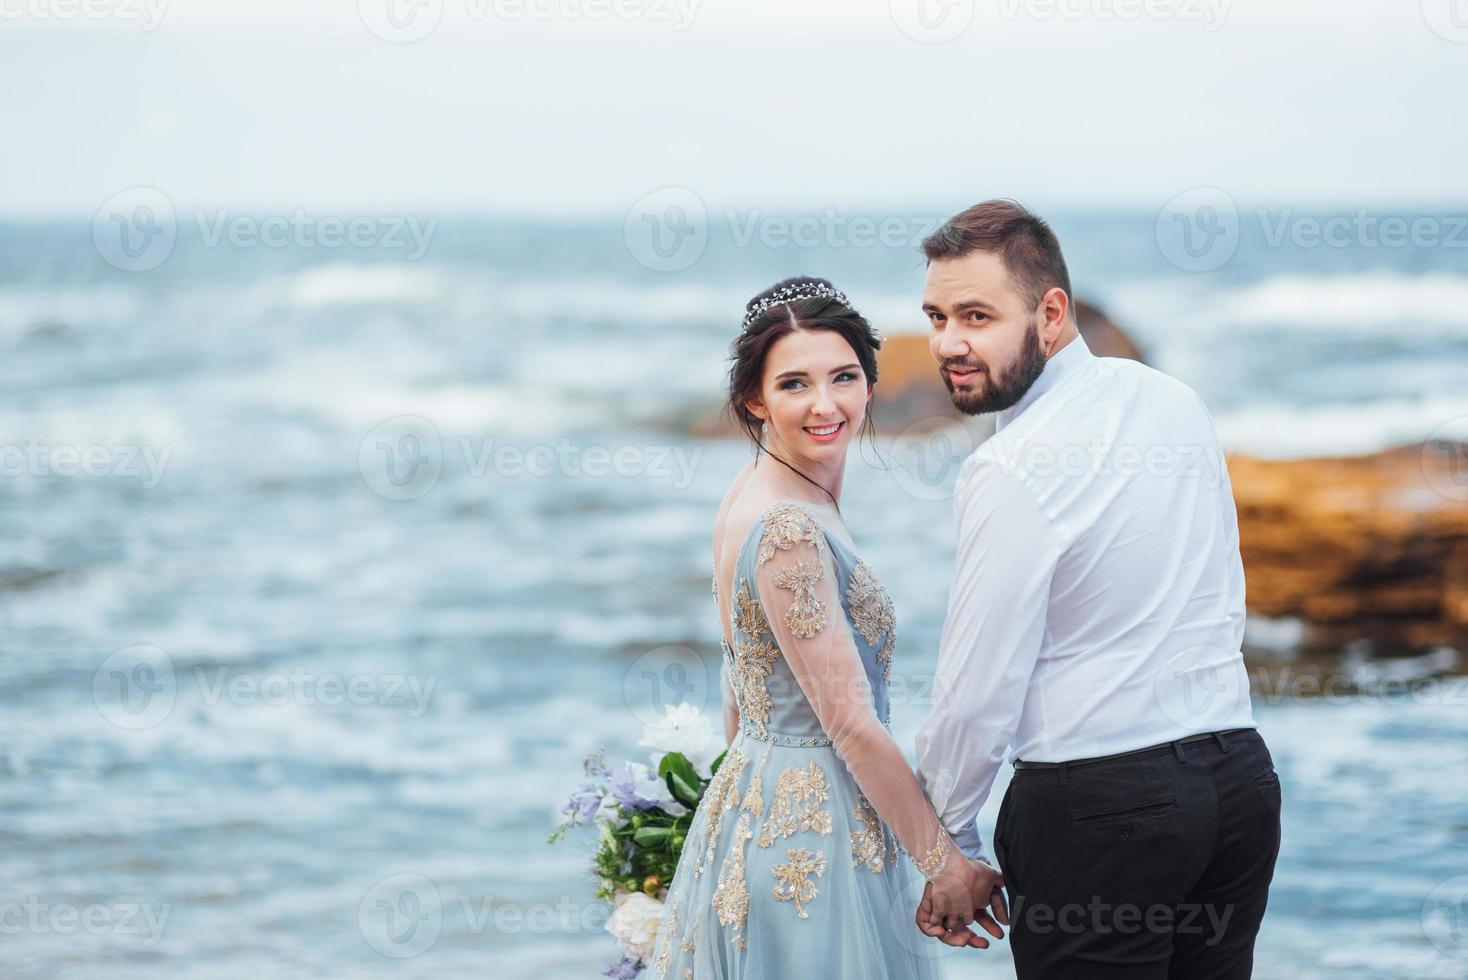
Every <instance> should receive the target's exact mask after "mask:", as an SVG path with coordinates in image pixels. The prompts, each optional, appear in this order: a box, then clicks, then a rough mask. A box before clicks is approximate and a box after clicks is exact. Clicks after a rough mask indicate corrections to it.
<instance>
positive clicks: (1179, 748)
mask: <svg viewBox="0 0 1468 980" xmlns="http://www.w3.org/2000/svg"><path fill="white" fill-rule="evenodd" d="M1172 751H1173V754H1174V755H1176V756H1177V761H1178V762H1187V761H1188V754H1187V753H1186V752H1184V751H1183V740H1182V739H1178V740H1177V741H1176V742H1173V743H1172Z"/></svg>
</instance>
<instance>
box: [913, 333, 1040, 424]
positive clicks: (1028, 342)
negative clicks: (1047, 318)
mask: <svg viewBox="0 0 1468 980" xmlns="http://www.w3.org/2000/svg"><path fill="white" fill-rule="evenodd" d="M943 366H944V368H945V369H946V368H948V367H950V366H966V367H970V368H972V367H976V366H977V367H982V368H983V370H982V377H981V378H980V379H979V380H980V382H981V383H980V384H979V385H977V386H975V389H974V390H965V391H958V390H956V389H955V388H954V387H953V381H952V380H951V379H950V378H949V377H948V372H947V370H944V371H941V372H939V373H940V374H941V375H942V377H943V383H944V384H945V385H947V386H948V394H950V395H952V396H953V405H954V407H955V408H957V409H958V410H959V411H960V412H963V413H964V414H965V415H987V414H988V413H990V412H1002V411H1004V410H1005V409H1006V408H1012V407H1013V406H1014V405H1016V404H1018V402H1019V400H1020V399H1021V398H1023V397H1024V396H1025V392H1027V391H1029V390H1030V387H1031V386H1032V385H1033V384H1034V383H1035V379H1036V378H1038V377H1039V376H1040V372H1042V371H1044V370H1045V352H1044V351H1043V350H1041V349H1040V328H1039V327H1037V326H1032V327H1031V328H1030V329H1029V330H1027V331H1025V339H1024V340H1023V341H1021V342H1020V348H1019V355H1018V356H1017V357H1016V358H1015V361H1014V363H1013V364H1011V365H1010V366H1009V367H1008V368H1007V369H1006V370H1005V371H1003V372H1002V373H1001V374H1000V375H999V377H997V378H996V377H994V376H993V375H992V374H991V372H990V371H989V368H988V365H976V364H975V363H973V362H970V361H951V362H949V363H948V364H945V365H943Z"/></svg>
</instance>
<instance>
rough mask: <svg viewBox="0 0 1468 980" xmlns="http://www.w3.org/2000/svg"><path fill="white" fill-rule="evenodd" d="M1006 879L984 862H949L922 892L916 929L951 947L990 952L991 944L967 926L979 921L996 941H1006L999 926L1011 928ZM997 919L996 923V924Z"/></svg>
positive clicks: (964, 860)
mask: <svg viewBox="0 0 1468 980" xmlns="http://www.w3.org/2000/svg"><path fill="white" fill-rule="evenodd" d="M1003 888H1004V876H1003V875H1002V874H1000V873H999V872H998V871H996V870H995V869H994V868H991V867H989V865H987V864H984V863H983V862H982V861H973V860H970V859H968V858H961V859H960V860H957V861H950V862H949V864H948V867H946V868H944V869H943V872H942V874H940V875H938V877H937V878H935V879H934V880H933V881H930V882H928V885H927V887H926V888H924V889H923V898H922V901H921V902H920V903H919V904H918V910H917V927H918V929H919V930H920V931H921V932H922V933H923V934H924V935H926V936H931V937H932V938H934V939H937V940H939V941H940V942H943V943H945V944H947V945H949V946H974V947H976V948H978V949H987V948H988V947H989V941H988V940H987V939H985V938H984V937H983V936H981V935H979V934H978V933H976V932H974V931H973V930H972V929H970V928H969V927H968V925H969V923H970V922H974V921H977V922H978V924H979V925H980V927H982V928H983V930H984V931H985V932H987V933H988V934H989V935H991V936H993V937H994V938H995V939H1003V938H1004V930H1003V929H1002V928H1000V925H1001V924H1003V925H1006V926H1007V925H1009V910H1008V908H1007V907H1006V906H1005V902H1004V891H1003ZM996 920H997V921H996Z"/></svg>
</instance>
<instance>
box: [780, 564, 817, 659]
mask: <svg viewBox="0 0 1468 980" xmlns="http://www.w3.org/2000/svg"><path fill="white" fill-rule="evenodd" d="M825 574H826V566H825V565H823V564H821V560H820V559H819V558H811V559H809V560H807V561H802V562H797V563H796V564H794V565H790V566H788V567H785V568H781V569H778V570H777V571H776V572H775V575H774V582H775V586H776V587H777V588H781V589H789V590H790V591H791V592H794V593H795V598H794V599H792V600H791V601H790V608H789V609H787V610H785V625H786V626H788V627H790V632H792V633H794V634H795V635H796V636H798V637H800V638H801V639H802V640H808V639H810V638H811V637H813V636H815V635H816V634H817V633H819V632H820V631H821V630H823V629H825V628H826V604H825V603H824V602H822V601H821V600H820V599H818V598H816V584H817V583H818V582H820V580H821V579H822V578H823V577H824V576H825Z"/></svg>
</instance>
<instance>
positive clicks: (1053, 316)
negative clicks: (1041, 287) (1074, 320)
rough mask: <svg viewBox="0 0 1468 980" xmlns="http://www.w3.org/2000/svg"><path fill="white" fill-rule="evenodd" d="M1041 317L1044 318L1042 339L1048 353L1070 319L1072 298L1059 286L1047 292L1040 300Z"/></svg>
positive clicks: (1042, 321)
mask: <svg viewBox="0 0 1468 980" xmlns="http://www.w3.org/2000/svg"><path fill="white" fill-rule="evenodd" d="M1040 315H1041V317H1042V318H1043V319H1042V320H1041V323H1040V339H1041V340H1042V341H1044V343H1045V349H1046V350H1047V351H1048V350H1049V349H1050V345H1051V344H1053V343H1055V338H1057V337H1059V336H1060V335H1061V333H1062V332H1063V331H1064V330H1065V324H1066V321H1068V320H1069V319H1070V297H1069V296H1067V295H1066V294H1065V290H1063V289H1061V288H1060V287H1059V286H1053V287H1051V288H1050V289H1048V290H1046V292H1045V295H1044V297H1043V298H1042V299H1041V300H1040Z"/></svg>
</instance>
